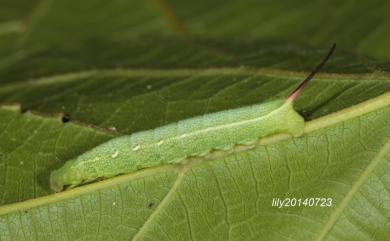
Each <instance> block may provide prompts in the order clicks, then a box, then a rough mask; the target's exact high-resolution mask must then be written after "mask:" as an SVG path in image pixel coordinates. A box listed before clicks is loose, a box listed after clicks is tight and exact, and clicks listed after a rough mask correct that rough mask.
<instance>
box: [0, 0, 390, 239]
mask: <svg viewBox="0 0 390 241" xmlns="http://www.w3.org/2000/svg"><path fill="white" fill-rule="evenodd" d="M14 4H16V3H13V2H10V3H8V4H7V5H4V6H7V7H5V8H4V9H3V8H2V10H0V11H1V12H8V13H9V14H8V13H7V14H8V15H2V16H4V17H2V18H0V54H1V56H0V240H1V241H3V240H36V241H41V240H50V241H51V240H113V241H114V240H115V241H121V240H180V241H181V240H194V241H195V240H213V241H214V240H221V241H222V240H233V241H237V240H245V241H247V240H272V241H279V240H280V241H284V240H329V241H344V240H362V241H366V240H373V241H374V240H386V239H387V238H388V234H389V232H388V230H390V226H389V223H390V222H389V219H390V206H389V200H390V194H389V191H388V187H389V186H390V176H389V173H390V154H389V153H390V151H389V150H390V141H389V140H390V139H389V136H390V123H389V122H390V118H389V116H390V95H389V93H390V92H389V91H390V75H389V73H388V72H389V69H390V62H389V61H388V59H386V57H388V56H389V53H388V51H389V50H388V46H387V45H385V44H384V43H385V41H386V40H387V39H388V36H387V33H386V32H384V31H379V30H380V29H381V28H384V27H385V26H386V22H387V21H385V20H386V19H387V15H388V14H387V12H386V11H385V9H386V8H385V6H384V7H383V8H381V9H380V10H378V11H377V12H376V13H372V12H370V11H369V10H370V9H372V6H374V3H363V2H359V3H355V2H354V3H353V4H352V3H349V2H348V1H347V2H336V1H331V2H330V3H328V5H327V4H325V3H316V2H313V3H310V4H308V3H307V2H306V1H305V2H304V1H293V2H292V1H283V0H278V1H272V2H271V1H268V0H262V1H244V2H242V1H234V0H229V1H224V2H222V1H219V0H213V1H191V2H190V1H174V0H166V1H164V0H157V1H135V0H134V1H133V0H126V1H125V0H115V1H103V0H88V1H75V0H68V1H54V0H43V1H40V2H39V3H35V2H33V1H31V2H22V1H21V2H20V3H19V4H20V6H18V5H14ZM34 4H36V5H34ZM376 4H385V3H384V2H383V1H378V2H376ZM371 5H372V6H371ZM2 6H3V5H2ZM12 9H14V10H12ZM328 9H332V10H334V9H336V10H337V11H332V13H331V12H330V11H327V10H328ZM313 13H315V14H313ZM363 13H367V14H369V16H371V18H372V19H371V21H366V20H363V19H360V18H359V19H356V18H354V17H353V16H362V15H363ZM25 16H30V17H29V18H28V19H27V21H26V23H25V25H23V24H20V23H21V21H20V19H23V18H24V17H25ZM308 16H310V17H312V18H308ZM14 20H15V21H14ZM1 21H2V22H1ZM10 21H11V22H10ZM379 21H380V22H381V25H380V26H379V27H378V29H379V30H378V31H375V29H374V28H373V26H376V25H377V24H378V22H379ZM325 22H326V24H325ZM361 22H364V24H360V23H361ZM3 23H4V24H3ZM10 23H14V24H15V25H12V24H11V25H9V24H10ZM16 23H17V24H16ZM7 24H8V25H7ZM4 26H5V27H4ZM7 26H8V27H7ZM9 26H11V27H12V26H13V29H14V30H12V31H10V30H9V29H12V28H10V27H9ZM318 26H323V27H321V28H319V27H318ZM7 29H8V30H7ZM23 29H24V30H23ZM346 30H348V31H346ZM368 30H370V31H368ZM362 33H364V36H362ZM378 39H381V41H378ZM335 40H337V44H338V49H337V50H336V53H335V54H334V55H333V56H332V58H331V59H330V61H329V62H328V63H327V64H326V66H325V67H324V68H323V69H322V70H321V73H320V74H318V75H317V76H316V77H315V78H314V80H313V81H312V82H311V83H310V84H309V85H308V86H307V87H306V88H305V91H304V92H303V93H302V95H301V96H300V97H299V98H298V99H297V101H296V103H295V108H296V109H297V111H299V112H300V113H301V114H302V115H303V116H304V117H305V119H306V120H307V123H306V126H305V134H304V135H303V136H301V137H299V138H292V137H289V136H287V135H274V136H269V137H266V138H263V139H261V140H259V142H258V143H257V145H256V146H255V147H253V148H240V147H237V148H235V149H234V150H232V151H231V152H216V153H211V154H209V155H207V156H206V157H205V158H189V159H188V160H186V162H185V163H182V164H180V165H162V166H158V167H154V168H149V169H144V170H139V171H137V172H135V173H131V174H125V175H120V176H117V177H114V178H110V179H107V180H103V181H97V182H95V183H92V184H88V185H84V186H81V187H77V188H75V189H72V190H69V191H64V192H61V193H57V194H53V193H52V191H51V190H50V187H49V175H50V173H51V171H53V170H55V169H57V168H59V167H61V166H62V165H63V164H64V163H65V162H66V161H68V160H71V159H72V158H75V157H77V156H78V155H80V154H82V153H84V152H85V151H87V150H89V149H91V148H93V147H95V146H97V145H99V144H100V143H103V142H105V141H107V140H109V139H111V138H115V137H117V136H120V135H126V134H132V133H135V132H137V131H141V130H147V129H153V128H156V127H159V126H163V125H166V124H169V123H173V122H176V121H179V120H183V119H186V118H189V117H193V116H199V115H203V114H206V113H212V112H216V111H221V110H227V109H233V108H239V107H242V106H246V105H250V104H254V103H261V102H263V101H267V100H270V99H274V98H286V96H287V95H288V94H289V93H290V92H291V90H293V89H294V88H295V87H296V85H297V84H298V83H299V82H301V81H302V79H303V78H305V77H306V75H307V74H308V72H309V71H310V70H311V69H312V68H313V67H314V66H315V65H316V64H317V63H318V62H319V61H320V60H321V59H322V58H323V56H324V55H325V54H326V52H327V51H328V48H329V47H330V45H331V43H332V42H333V41H335ZM382 40H383V42H382ZM3 53H4V54H3ZM380 57H382V59H381V58H380ZM383 57H385V58H383ZM273 198H279V199H284V198H296V199H299V198H301V201H302V202H303V201H304V200H305V199H306V198H331V199H332V205H331V206H330V207H318V206H317V207H310V206H302V205H301V206H299V207H283V208H278V207H273V206H272V201H273Z"/></svg>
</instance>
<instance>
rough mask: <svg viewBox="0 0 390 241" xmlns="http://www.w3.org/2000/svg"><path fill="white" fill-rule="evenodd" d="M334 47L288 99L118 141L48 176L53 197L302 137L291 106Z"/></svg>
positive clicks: (299, 121) (298, 119)
mask: <svg viewBox="0 0 390 241" xmlns="http://www.w3.org/2000/svg"><path fill="white" fill-rule="evenodd" d="M335 47H336V45H335V44H334V45H333V46H332V48H331V50H330V51H329V53H328V54H327V55H326V57H325V58H324V59H323V60H322V62H321V63H320V64H319V65H318V66H316V68H315V69H314V70H313V71H312V72H311V73H310V75H309V76H308V77H307V78H306V79H305V80H304V81H303V82H302V83H301V84H300V85H299V86H298V87H297V88H296V89H295V90H294V91H293V92H292V93H291V94H290V95H289V97H288V98H287V99H279V100H274V101H270V102H266V103H262V104H255V105H251V106H247V107H242V108H238V109H231V110H226V111H220V112H216V113H211V114H205V115H203V116H199V117H194V118H190V119H187V120H182V121H179V122H176V123H172V124H169V125H166V126H162V127H159V128H156V129H152V130H147V131H141V132H137V133H134V134H131V135H129V136H122V137H117V138H114V139H112V140H109V141H107V142H105V143H102V144H101V145H99V146H97V147H95V148H93V149H91V150H89V151H87V152H85V153H84V154H82V155H80V156H78V157H76V158H75V159H73V160H70V161H68V162H66V163H65V164H64V165H63V166H62V167H61V168H60V169H58V170H55V171H53V172H52V173H51V175H50V185H51V188H52V189H53V190H54V191H55V192H58V191H61V190H63V189H64V186H69V187H70V188H72V187H75V186H78V185H80V184H84V183H89V182H93V181H95V180H97V179H99V178H109V177H113V176H116V175H119V174H125V173H131V172H135V171H137V170H139V169H143V168H148V167H154V166H159V165H161V164H168V163H179V162H181V161H183V160H185V159H186V158H188V157H197V156H199V157H201V156H204V155H207V154H208V153H209V152H210V151H212V150H227V149H230V148H232V147H233V146H235V145H250V144H254V143H255V142H256V141H258V139H259V138H262V137H265V136H268V135H272V134H278V133H287V134H290V135H292V136H294V137H298V136H300V135H302V134H303V129H304V119H303V118H302V117H301V116H300V115H299V114H298V113H297V112H296V111H295V110H294V108H293V101H294V99H295V98H296V97H297V96H298V95H299V93H300V92H301V91H302V90H303V88H304V87H305V85H306V84H307V83H308V82H309V81H310V79H312V78H313V76H314V75H315V74H316V73H317V72H318V71H319V69H320V68H321V67H322V66H323V65H324V64H325V62H326V61H327V60H328V58H329V57H330V55H331V54H332V53H333V51H334V49H335Z"/></svg>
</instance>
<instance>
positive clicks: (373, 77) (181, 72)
mask: <svg viewBox="0 0 390 241" xmlns="http://www.w3.org/2000/svg"><path fill="white" fill-rule="evenodd" d="M236 74H243V75H251V76H266V77H276V78H290V79H303V78H304V77H306V75H307V74H308V72H306V71H305V72H304V71H290V70H284V69H275V68H258V69H253V68H245V67H237V68H194V69H190V68H179V69H132V68H115V69H93V70H86V71H75V72H67V73H62V74H53V75H49V76H44V77H38V78H32V79H26V80H19V81H17V82H16V83H11V84H10V83H5V84H0V88H1V89H12V88H18V87H21V86H25V85H26V84H29V85H32V86H36V85H37V86H40V85H46V84H53V83H66V82H70V81H74V80H77V79H82V78H87V77H91V76H96V75H103V76H118V75H120V76H129V77H138V76H146V77H180V76H189V75H191V76H207V75H236ZM335 80H337V81H339V82H340V81H345V82H356V81H363V80H364V81H376V82H378V81H383V82H390V73H387V72H373V73H364V74H362V73H356V74H339V73H319V74H317V75H316V76H315V80H313V81H315V82H318V81H322V82H334V81H335Z"/></svg>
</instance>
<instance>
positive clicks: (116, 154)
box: [111, 150, 119, 158]
mask: <svg viewBox="0 0 390 241" xmlns="http://www.w3.org/2000/svg"><path fill="white" fill-rule="evenodd" d="M118 154H119V151H118V150H115V152H114V154H112V155H111V157H112V158H116V157H117V156H118Z"/></svg>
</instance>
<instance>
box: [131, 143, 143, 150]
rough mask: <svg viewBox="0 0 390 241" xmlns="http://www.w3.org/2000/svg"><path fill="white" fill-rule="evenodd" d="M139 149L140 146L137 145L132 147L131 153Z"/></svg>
mask: <svg viewBox="0 0 390 241" xmlns="http://www.w3.org/2000/svg"><path fill="white" fill-rule="evenodd" d="M140 148H141V145H139V144H137V145H135V146H134V147H133V151H138V150H139V149H140Z"/></svg>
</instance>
